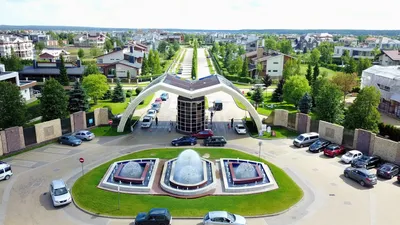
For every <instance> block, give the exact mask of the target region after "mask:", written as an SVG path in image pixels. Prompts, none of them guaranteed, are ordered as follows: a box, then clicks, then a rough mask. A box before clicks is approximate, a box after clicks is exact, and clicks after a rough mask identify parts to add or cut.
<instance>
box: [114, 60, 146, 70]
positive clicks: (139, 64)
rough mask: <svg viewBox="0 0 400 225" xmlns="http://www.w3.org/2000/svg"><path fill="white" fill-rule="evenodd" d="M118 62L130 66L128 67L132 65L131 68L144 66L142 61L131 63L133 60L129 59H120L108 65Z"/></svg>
mask: <svg viewBox="0 0 400 225" xmlns="http://www.w3.org/2000/svg"><path fill="white" fill-rule="evenodd" d="M117 64H121V65H124V66H128V67H131V68H137V69H140V68H142V64H141V63H137V62H135V63H131V62H129V61H127V60H121V61H118V62H115V63H111V64H108V65H117Z"/></svg>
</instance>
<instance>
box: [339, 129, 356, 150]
mask: <svg viewBox="0 0 400 225" xmlns="http://www.w3.org/2000/svg"><path fill="white" fill-rule="evenodd" d="M354 132H355V130H349V129H346V128H344V130H343V142H342V144H343V145H344V146H346V147H350V148H353V147H355V146H353V141H354Z"/></svg>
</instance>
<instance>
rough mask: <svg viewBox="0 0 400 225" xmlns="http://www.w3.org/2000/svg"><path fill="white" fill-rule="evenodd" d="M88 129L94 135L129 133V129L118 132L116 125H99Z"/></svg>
mask: <svg viewBox="0 0 400 225" xmlns="http://www.w3.org/2000/svg"><path fill="white" fill-rule="evenodd" d="M90 131H91V132H92V133H93V134H94V135H96V137H103V136H110V137H111V136H120V135H124V134H127V133H130V131H124V132H121V133H118V131H117V127H115V126H100V127H96V128H93V129H91V130H90Z"/></svg>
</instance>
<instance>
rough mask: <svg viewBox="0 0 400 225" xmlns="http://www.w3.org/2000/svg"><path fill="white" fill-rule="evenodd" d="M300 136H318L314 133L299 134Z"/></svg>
mask: <svg viewBox="0 0 400 225" xmlns="http://www.w3.org/2000/svg"><path fill="white" fill-rule="evenodd" d="M301 135H304V136H311V135H319V134H318V133H315V132H310V133H303V134H301Z"/></svg>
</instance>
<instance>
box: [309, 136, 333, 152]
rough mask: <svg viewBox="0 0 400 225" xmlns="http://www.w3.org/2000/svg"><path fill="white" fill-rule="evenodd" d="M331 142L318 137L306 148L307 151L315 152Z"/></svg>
mask: <svg viewBox="0 0 400 225" xmlns="http://www.w3.org/2000/svg"><path fill="white" fill-rule="evenodd" d="M331 143H332V142H330V141H328V140H324V139H318V140H317V141H316V142H314V143H313V144H312V145H310V147H309V148H308V151H310V152H313V153H316V152H321V151H323V150H324V148H325V147H326V146H328V145H330V144H331Z"/></svg>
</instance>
